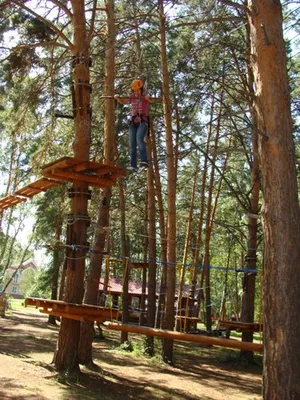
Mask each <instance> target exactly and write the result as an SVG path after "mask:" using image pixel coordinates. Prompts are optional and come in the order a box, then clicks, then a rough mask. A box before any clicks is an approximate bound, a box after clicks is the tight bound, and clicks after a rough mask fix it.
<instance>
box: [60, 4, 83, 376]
mask: <svg viewBox="0 0 300 400" xmlns="http://www.w3.org/2000/svg"><path fill="white" fill-rule="evenodd" d="M71 5H72V10H73V21H72V23H73V28H74V48H73V56H74V57H73V68H74V69H73V85H74V104H73V108H74V122H75V141H74V156H75V158H77V159H79V160H82V161H88V160H89V151H90V141H91V112H90V88H89V83H90V73H89V45H88V41H87V33H86V20H85V7H84V1H83V0H72V1H71ZM73 189H74V192H75V193H76V195H75V196H74V197H72V199H71V215H70V222H72V224H71V225H69V232H68V238H67V244H68V245H76V246H77V248H78V251H68V250H67V259H68V262H67V266H66V267H67V269H66V285H65V296H64V300H65V301H66V302H68V303H79V304H81V303H82V299H83V290H84V274H85V256H86V249H85V248H84V247H83V246H86V232H87V203H88V196H87V192H88V185H87V184H86V183H78V184H76V185H75V184H74V185H73ZM79 339H80V322H79V321H75V320H71V319H67V318H62V321H61V325H60V331H59V337H58V342H57V349H56V353H55V355H54V363H55V366H56V368H57V370H58V371H62V372H68V373H69V374H72V373H75V374H76V373H78V372H79V358H78V344H79Z"/></svg>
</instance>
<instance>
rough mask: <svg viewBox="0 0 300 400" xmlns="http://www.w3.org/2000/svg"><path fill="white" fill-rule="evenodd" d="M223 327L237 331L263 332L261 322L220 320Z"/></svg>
mask: <svg viewBox="0 0 300 400" xmlns="http://www.w3.org/2000/svg"><path fill="white" fill-rule="evenodd" d="M219 327H220V328H221V329H227V330H230V331H237V332H262V330H263V325H262V324H259V323H255V322H253V323H251V322H241V321H224V320H222V321H219Z"/></svg>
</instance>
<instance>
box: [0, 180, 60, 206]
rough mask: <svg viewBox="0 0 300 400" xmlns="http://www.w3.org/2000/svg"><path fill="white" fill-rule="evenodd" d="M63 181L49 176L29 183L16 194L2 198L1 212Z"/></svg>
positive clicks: (0, 202) (0, 200) (0, 203)
mask: <svg viewBox="0 0 300 400" xmlns="http://www.w3.org/2000/svg"><path fill="white" fill-rule="evenodd" d="M60 185H61V183H60V182H57V181H54V180H50V179H47V178H41V179H38V180H37V181H35V182H32V183H29V184H28V185H26V186H24V187H23V188H22V189H19V190H17V191H16V192H15V193H14V194H11V195H9V196H6V197H3V198H2V199H0V212H1V211H2V210H5V209H6V208H9V207H14V206H15V205H17V204H19V203H23V202H24V201H26V200H27V199H31V198H32V197H33V196H35V195H36V194H38V193H41V192H45V191H46V190H48V189H50V188H52V187H54V186H60Z"/></svg>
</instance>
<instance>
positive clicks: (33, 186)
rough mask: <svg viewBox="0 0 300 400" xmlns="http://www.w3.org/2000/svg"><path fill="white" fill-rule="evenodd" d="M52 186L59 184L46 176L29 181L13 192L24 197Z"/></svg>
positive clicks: (31, 195)
mask: <svg viewBox="0 0 300 400" xmlns="http://www.w3.org/2000/svg"><path fill="white" fill-rule="evenodd" d="M54 186H60V183H59V182H56V181H54V180H49V179H47V178H41V179H39V180H37V181H35V182H32V183H30V184H29V185H27V186H24V187H23V188H21V189H19V190H17V191H16V192H15V194H16V195H19V196H25V197H29V198H31V197H33V196H34V195H36V194H38V193H41V192H44V191H46V190H48V189H50V188H52V187H54Z"/></svg>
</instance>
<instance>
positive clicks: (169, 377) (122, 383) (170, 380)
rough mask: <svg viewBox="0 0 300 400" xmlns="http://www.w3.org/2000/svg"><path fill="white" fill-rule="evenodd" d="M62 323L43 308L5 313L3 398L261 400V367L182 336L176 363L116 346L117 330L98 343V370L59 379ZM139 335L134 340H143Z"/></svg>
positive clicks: (0, 363) (0, 334)
mask: <svg viewBox="0 0 300 400" xmlns="http://www.w3.org/2000/svg"><path fill="white" fill-rule="evenodd" d="M58 330H59V327H52V326H50V325H48V324H47V316H43V315H41V314H38V313H37V312H33V311H31V313H30V311H28V310H27V309H26V310H24V312H13V313H10V314H8V315H7V316H6V318H0V399H1V400H4V399H17V400H23V399H24V400H25V399H26V400H28V399H29V400H90V399H102V400H110V399H115V400H119V399H120V400H126V399H137V400H139V399H141V400H152V399H153V400H156V399H163V400H179V399H180V400H197V399H199V400H259V399H261V398H262V397H261V395H260V392H261V368H260V367H258V366H245V365H241V364H240V363H238V362H237V361H236V360H235V358H236V357H235V355H236V352H235V351H234V350H224V349H217V348H212V347H205V346H201V345H198V344H191V343H183V342H177V343H176V346H175V351H176V352H175V362H176V368H174V367H170V366H167V365H165V364H164V363H162V362H161V361H160V360H159V357H156V358H153V359H148V358H146V357H144V356H138V357H137V356H134V355H133V354H132V353H125V352H122V351H119V350H117V349H116V346H117V345H118V342H119V334H118V333H117V332H111V331H106V332H105V337H106V340H105V341H96V342H95V343H94V359H95V362H96V364H97V366H98V367H99V368H98V370H97V371H90V370H87V369H86V368H82V372H83V376H82V379H81V381H80V383H77V384H73V385H64V384H61V383H58V381H57V379H56V377H57V375H56V373H55V371H54V370H53V368H52V367H51V365H50V364H51V361H52V358H53V353H54V350H55V345H56V339H57V335H58ZM130 338H132V336H131V337H130ZM141 339H142V338H141V337H138V336H134V340H141Z"/></svg>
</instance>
